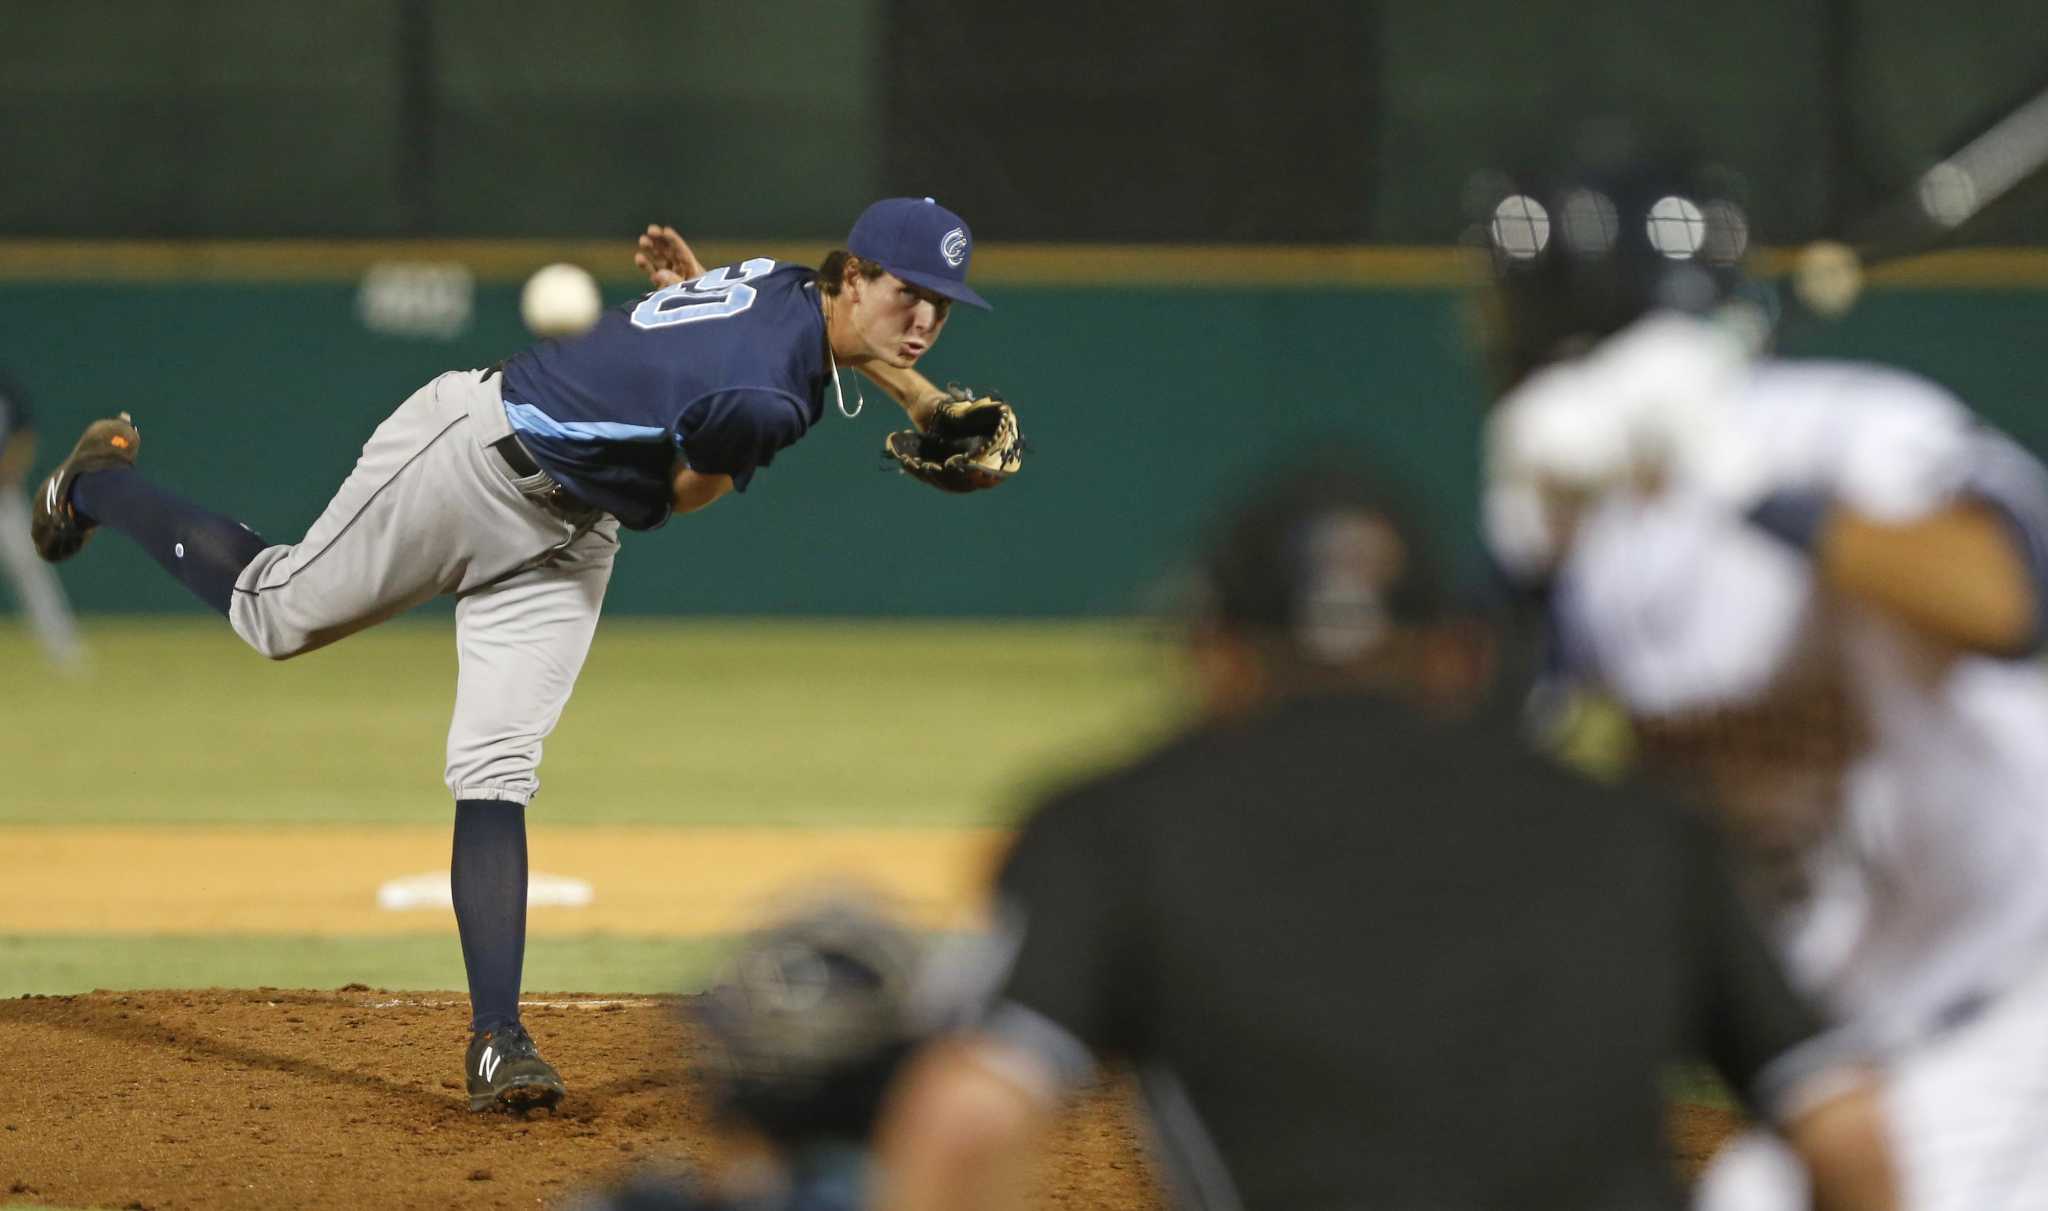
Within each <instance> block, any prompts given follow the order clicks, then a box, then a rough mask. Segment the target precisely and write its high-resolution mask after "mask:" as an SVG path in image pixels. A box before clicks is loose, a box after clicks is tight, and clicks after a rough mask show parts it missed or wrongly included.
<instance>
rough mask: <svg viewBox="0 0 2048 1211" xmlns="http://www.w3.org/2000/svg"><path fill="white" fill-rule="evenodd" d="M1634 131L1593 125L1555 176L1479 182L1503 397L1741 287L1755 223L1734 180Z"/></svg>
mask: <svg viewBox="0 0 2048 1211" xmlns="http://www.w3.org/2000/svg"><path fill="white" fill-rule="evenodd" d="M1676 147H1677V145H1676V144H1675V143H1666V144H1662V145H1653V144H1652V143H1651V142H1650V141H1649V140H1648V139H1647V138H1646V137H1645V136H1644V135H1643V134H1642V133H1641V132H1640V131H1639V130H1638V129H1637V128H1636V127H1635V126H1634V125H1633V124H1632V123H1629V122H1626V121H1623V120H1619V119H1610V120H1601V121H1594V122H1588V123H1584V124H1582V125H1580V126H1578V127H1577V128H1576V129H1575V133H1574V134H1573V135H1572V137H1571V138H1570V139H1569V140H1568V151H1567V153H1566V155H1565V156H1564V157H1563V159H1562V162H1561V163H1560V164H1558V165H1557V166H1554V167H1552V168H1549V169H1543V170H1535V171H1529V172H1523V173H1519V174H1508V175H1505V176H1498V177H1488V178H1483V179H1482V187H1481V189H1480V190H1479V197H1477V198H1475V199H1474V200H1475V201H1478V202H1479V203H1480V205H1481V206H1482V207H1483V212H1482V213H1481V214H1480V215H1479V216H1478V217H1479V220H1480V221H1479V223H1478V224H1477V225H1476V228H1475V232H1474V234H1475V237H1476V239H1477V240H1478V242H1480V243H1481V244H1483V245H1484V246H1485V248H1486V251H1487V254H1488V259H1489V261H1490V263H1491V266H1492V279H1493V287H1494V288H1493V290H1492V291H1491V292H1489V294H1488V296H1487V298H1486V300H1485V304H1484V305H1485V307H1486V309H1487V310H1486V314H1485V315H1484V317H1483V320H1482V324H1483V328H1484V334H1483V338H1482V339H1483V341H1484V343H1485V345H1486V346H1487V354H1488V356H1489V358H1490V359H1491V361H1492V362H1493V369H1494V372H1495V377H1496V383H1495V386H1496V387H1497V388H1499V389H1502V390H1505V389H1506V388H1507V387H1508V386H1511V385H1513V384H1514V383H1516V382H1518V381H1520V380H1521V378H1522V377H1523V376H1524V375H1526V374H1528V373H1529V372H1530V371H1531V370H1534V369H1535V368H1537V367H1538V366H1541V365H1543V364H1544V363H1546V362H1549V361H1552V360H1555V359H1557V358H1560V357H1568V356H1572V355H1573V354H1576V353H1579V352H1583V351H1584V350H1585V349H1586V348H1588V347H1590V346H1591V345H1592V344H1593V343H1595V342H1597V341H1598V340H1599V339H1600V338H1602V337H1605V336H1608V335H1610V334H1612V333H1614V332H1618V331H1620V330H1621V329H1622V328H1624V327H1626V326H1627V325H1628V324H1629V323H1630V322H1631V321H1633V320H1635V319H1636V318H1637V317H1639V316H1641V315H1643V314H1645V313H1647V312H1649V311H1652V310H1657V309H1673V310H1679V311H1688V312H1693V313H1695V314H1704V313H1707V312H1709V311H1711V310H1713V309H1715V308H1717V307H1719V306H1720V305H1721V304H1723V303H1725V302H1727V301H1728V300H1729V299H1730V298H1731V297H1733V296H1734V295H1735V293H1736V291H1737V290H1738V288H1739V287H1740V286H1741V285H1742V283H1743V274H1742V269H1741V262H1742V258H1743V255H1744V254H1745V252H1746V251H1747V250H1748V246H1749V221H1748V218H1747V216H1746V215H1745V214H1744V212H1743V209H1742V207H1741V206H1740V205H1739V204H1738V203H1737V202H1736V201H1735V199H1734V197H1733V196H1732V195H1733V193H1734V192H1735V191H1734V188H1733V185H1734V182H1733V180H1732V178H1731V177H1730V176H1729V175H1728V174H1726V173H1721V172H1716V171H1715V170H1713V169H1711V168H1707V167H1704V166H1702V165H1700V164H1699V163H1698V162H1697V161H1695V160H1694V159H1692V158H1691V157H1689V156H1687V155H1686V154H1684V153H1682V152H1679V151H1678V150H1676Z"/></svg>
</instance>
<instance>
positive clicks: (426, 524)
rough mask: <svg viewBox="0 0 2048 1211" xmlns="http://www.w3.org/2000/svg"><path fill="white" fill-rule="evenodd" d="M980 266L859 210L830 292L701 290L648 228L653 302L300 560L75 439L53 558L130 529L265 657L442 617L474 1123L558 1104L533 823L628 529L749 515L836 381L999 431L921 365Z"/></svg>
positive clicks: (54, 529)
mask: <svg viewBox="0 0 2048 1211" xmlns="http://www.w3.org/2000/svg"><path fill="white" fill-rule="evenodd" d="M972 251H973V243H972V238H971V236H970V234H969V232H968V229H967V224H966V222H965V221H964V220H962V219H961V218H960V216H958V215H956V214H954V213H953V212H951V211H949V210H947V209H945V208H944V207H942V206H939V205H938V204H937V203H935V202H933V201H932V200H931V199H930V198H887V199H884V200H882V201H880V202H877V203H875V204H874V205H872V206H870V207H868V208H867V210H865V211H864V212H862V214H861V215H860V217H859V218H858V219H857V220H856V221H855V223H854V225H853V228H852V230H851V231H850V232H849V233H848V235H847V247H846V248H843V249H838V250H835V251H834V252H832V253H831V254H830V255H828V256H827V257H826V258H825V261H824V264H823V265H822V266H821V267H820V268H818V269H810V268H807V267H805V266H801V265H790V264H783V263H781V262H778V261H774V260H771V259H769V258H766V257H757V258H754V259H751V260H747V261H744V262H742V263H740V264H738V265H729V266H726V267H723V268H719V269H712V270H708V271H707V270H705V269H704V267H703V266H702V265H699V264H697V263H696V258H695V257H694V256H693V255H692V254H691V252H690V248H689V246H688V244H686V243H684V242H683V240H682V239H681V237H679V236H677V235H676V233H675V232H674V230H673V229H670V228H665V227H656V228H651V229H650V230H649V232H648V234H647V235H646V236H643V237H642V239H641V249H640V253H639V254H638V258H637V259H638V260H639V262H640V264H641V265H642V267H643V268H645V269H647V270H648V272H649V274H650V275H651V276H652V277H653V278H654V280H655V285H656V289H654V290H653V291H651V292H650V293H648V294H647V295H645V296H644V297H642V298H640V299H637V300H635V301H633V302H630V303H627V304H625V305H623V306H620V307H615V308H612V309H610V310H608V311H606V312H604V313H603V314H602V316H601V317H600V318H599V319H598V321H597V323H596V325H595V326H594V327H592V328H591V329H589V330H588V331H587V332H584V333H582V334H581V335H578V336H574V337H570V338H566V339H560V340H543V341H541V342H540V343H538V344H536V345H533V346H532V347H530V348H527V349H525V350H523V351H521V352H519V353H516V354H514V355H513V356H511V357H509V358H507V359H505V360H504V361H503V362H502V363H500V364H498V365H496V366H492V367H490V368H488V369H483V370H458V371H451V372H449V373H447V374H443V375H441V376H440V377H438V378H436V379H434V380H433V381H432V382H430V383H428V384H427V385H426V386H424V387H422V388H421V389H420V390H419V391H417V392H415V393H414V394H413V395H412V397H411V398H409V399H408V400H406V401H405V402H404V403H403V404H401V405H400V406H399V408H398V410H397V411H396V412H394V413H393V414H392V415H391V416H390V417H389V418H388V419H386V420H385V421H384V423H383V424H382V425H380V426H379V427H378V429H377V431H376V432H375V433H374V434H373V435H372V436H371V438H370V440H369V443H368V444H367V445H366V446H365V447H364V448H363V453H362V457H361V458H360V459H359V460H358V462H357V464H356V467H355V470H354V471H353V472H352V473H351V474H350V475H349V477H348V479H347V480H346V481H345V482H344V483H343V484H342V486H341V489H340V491H339V492H338V493H337V494H336V495H335V497H334V498H333V500H332V501H330V502H329V504H328V506H327V508H326V510H325V511H324V512H323V513H322V514H321V516H320V518H319V519H318V520H317V521H316V522H315V523H314V524H313V527H312V529H311V530H310V531H308V533H307V534H306V536H305V537H304V538H303V539H301V540H300V541H299V542H297V543H272V542H269V541H268V540H266V539H264V538H263V537H261V536H260V535H258V534H257V533H255V532H254V531H253V530H251V529H249V528H248V527H247V526H244V525H242V524H240V523H238V522H236V521H234V520H233V519H230V518H227V517H222V516H220V515H218V514H214V513H211V512H208V511H206V510H204V509H202V508H199V507H197V506H195V505H193V504H192V503H190V502H189V501H187V500H185V499H183V498H182V497H180V496H178V495H176V494H174V493H172V492H169V491H166V490H164V489H163V488H161V487H159V486H158V485H156V484H154V483H152V482H150V481H149V480H146V479H144V478H143V477H142V476H141V475H140V474H139V473H138V472H137V471H136V469H135V467H134V462H135V456H136V452H137V450H138V448H139V443H140V434H139V433H138V431H137V430H136V428H135V426H134V425H133V424H132V423H130V422H129V420H128V419H127V418H126V417H125V416H123V417H122V418H121V419H119V420H104V421H99V422H96V423H95V424H94V425H93V426H91V427H90V428H88V429H87V430H86V433H85V435H84V436H83V437H82V438H80V440H79V443H78V445H77V447H76V448H75V449H74V450H73V451H72V453H71V455H70V457H69V458H67V459H66V460H65V461H64V463H63V464H61V465H60V466H59V467H58V468H57V470H56V471H55V472H53V473H52V474H51V476H50V477H49V478H48V479H46V480H45V481H44V482H43V484H42V485H41V487H40V488H39V489H38V492H37V495H36V501H35V506H34V513H33V518H32V521H31V531H32V534H33V537H34V541H35V544H36V548H37V550H38V551H39V552H40V553H41V554H42V556H43V557H44V558H45V559H48V560H51V561H53V562H54V561H57V560H61V559H67V558H70V557H71V556H72V555H74V554H76V553H77V552H78V551H79V549H80V548H81V547H82V546H83V545H84V544H85V542H86V540H87V539H88V538H90V537H91V535H92V533H93V532H94V530H95V528H96V527H98V526H102V525H104V526H109V527H111V528H113V529H116V530H120V531H122V532H123V533H125V534H127V535H128V536H129V537H131V538H133V539H134V540H135V541H136V542H138V543H140V544H141V546H142V548H143V549H144V550H145V551H146V552H147V553H148V554H149V555H150V556H151V558H153V559H155V560H156V561H157V562H158V563H159V564H160V565H161V566H162V567H163V568H164V569H165V570H166V571H168V572H169V573H170V574H171V575H173V576H175V577H176V578H177V579H178V580H179V581H180V582H182V583H183V584H184V585H185V586H186V587H187V588H189V589H190V590H191V591H192V592H193V593H194V594H195V595H197V596H198V597H199V598H200V600H202V601H204V602H205V603H206V604H207V605H208V606H210V607H212V608H213V609H215V610H217V611H219V612H220V613H221V614H223V615H225V616H226V617H227V619H228V622H229V625H230V626H232V627H233V629H234V631H235V634H236V635H237V636H239V637H240V638H242V639H243V640H244V641H245V642H247V643H248V644H249V646H250V647H252V648H254V649H255V650H256V651H258V652H260V653H262V654H263V655H265V656H268V657H270V658H272V659H276V660H283V659H286V658H289V657H293V656H298V655H300V654H302V653H305V652H310V651H313V650H315V649H318V648H321V647H324V646H326V645H327V644H329V643H333V642H334V641H336V640H338V639H342V638H345V637H346V636H348V635H351V634H354V633H355V632H357V631H360V630H362V629H364V628H365V627H370V626H374V625H376V624H377V623H379V622H382V621H384V620H386V619H388V618H391V617H393V616H395V615H397V614H399V613H402V612H403V611H405V610H407V609H410V608H411V607H413V606H415V605H418V604H419V603H421V602H423V601H426V600H428V599H429V598H432V597H435V596H439V595H443V594H447V595H451V596H453V597H454V598H455V599H456V606H455V631H456V647H457V651H458V654H459V656H460V666H459V674H458V680H457V685H456V695H455V717H454V720H453V722H452V724H451V725H450V728H449V734H448V762H447V770H446V778H445V780H446V784H447V787H448V789H449V791H450V793H451V794H452V795H453V797H454V799H455V801H456V802H455V842H454V852H453V856H452V859H451V863H450V886H451V891H452V893H453V897H454V906H455V918H456V924H457V928H458V930H459V932H460V934H461V938H462V953H463V962H464V966H465V968H466V971H467V974H468V977H469V990H470V1003H471V1011H472V1014H471V1021H470V1030H471V1035H472V1037H471V1041H470V1045H469V1050H468V1054H467V1057H466V1060H465V1067H466V1069H467V1079H468V1097H469V1105H470V1108H471V1109H474V1110H490V1109H525V1108H529V1107H533V1106H547V1107H552V1106H554V1105H555V1104H556V1103H557V1102H558V1101H559V1100H560V1099H561V1097H562V1095H563V1089H564V1086H563V1083H562V1080H561V1077H560V1075H559V1074H558V1073H557V1072H556V1071H555V1069H554V1068H553V1067H552V1066H551V1065H549V1064H548V1063H547V1061H546V1060H544V1059H542V1058H541V1056H540V1054H539V1052H538V1050H537V1049H536V1046H535V1043H534V1040H533V1039H532V1038H531V1036H529V1035H528V1034H527V1032H526V1030H525V1028H524V1027H523V1026H521V1025H520V1020H519V989H520V973H521V968H522V964H523V962H524V955H525V945H526V895H527V850H526V816H525V809H526V806H527V804H528V803H529V802H530V801H531V800H532V798H533V796H534V795H535V794H536V793H537V792H538V790H539V787H540V779H539V776H538V769H539V764H540V756H541V745H542V742H543V741H544V740H545V739H546V738H547V736H548V735H549V734H550V733H551V732H552V731H553V730H554V727H555V724H556V722H557V721H558V720H559V719H560V717H561V713H562V710H563V708H564V707H565V706H566V705H567V703H568V700H569V696H570V693H571V692H572V691H573V689H574V688H575V685H576V679H577V675H578V673H579V672H580V671H581V670H582V667H583V661H584V657H585V656H586V655H587V654H588V652H589V649H590V642H591V637H592V635H593V634H594V632H595V630H596V627H597V619H598V612H599V608H600V607H601V605H602V604H603V601H604V594H605V587H606V585H607V584H608V583H609V581H610V579H611V572H612V562H613V558H614V556H615V555H616V554H617V552H618V549H619V532H620V530H621V529H627V530H652V529H655V528H656V527H659V526H661V525H663V524H665V523H666V522H667V521H668V520H669V519H670V518H671V517H673V516H675V515H678V514H685V513H692V512H695V511H696V510H698V509H702V508H704V507H705V506H707V505H710V504H711V503H713V502H714V501H717V500H719V499H720V498H722V497H724V496H726V495H727V494H729V493H733V492H744V491H746V490H747V488H748V486H749V485H750V484H751V483H753V482H754V480H755V479H756V477H757V476H758V474H759V473H760V472H761V471H762V470H763V469H764V468H766V467H768V466H769V464H771V463H772V462H773V461H774V460H775V457H776V456H777V454H779V453H780V452H781V451H782V450H783V449H785V448H787V447H788V446H790V445H791V444H792V443H794V442H796V441H797V440H799V439H800V438H802V437H803V436H804V435H805V434H806V433H808V432H809V431H810V430H811V429H812V428H813V427H814V426H816V425H819V424H821V423H823V422H824V420H825V418H826V410H827V401H828V397H829V398H830V399H831V400H833V401H835V402H836V403H837V404H838V406H839V410H840V411H841V412H843V413H845V414H846V415H847V416H852V415H854V414H856V413H857V412H858V411H859V409H858V408H857V407H856V408H847V407H846V399H845V393H844V389H843V387H842V385H841V382H840V370H841V368H842V367H846V368H854V369H859V370H860V371H862V372H863V373H864V374H865V375H866V376H868V377H869V378H872V379H873V380H874V381H875V382H876V383H878V384H880V385H881V386H882V388H883V389H884V390H885V391H887V392H888V393H889V395H890V396H891V397H892V398H893V399H894V400H895V401H896V403H897V404H899V405H900V406H901V407H902V408H903V410H904V411H905V413H906V414H907V415H908V416H909V418H910V422H911V424H912V425H913V426H915V427H917V428H918V429H920V430H922V429H925V428H928V427H930V426H932V425H933V424H934V423H935V419H936V418H944V420H943V421H942V422H940V423H942V424H944V425H951V424H953V423H954V422H955V421H961V423H970V422H977V421H979V420H980V418H983V417H985V416H987V415H988V414H989V413H988V410H987V409H986V408H985V407H982V406H976V405H973V404H962V403H960V402H959V401H956V400H954V399H953V398H952V397H951V396H950V395H949V394H948V393H947V392H945V391H942V390H940V389H939V388H938V387H937V386H935V385H933V384H932V383H931V382H930V381H929V380H927V379H926V378H925V377H924V376H923V375H921V374H919V373H918V372H917V371H916V369H915V368H914V367H915V366H916V364H917V362H918V359H919V358H921V357H922V356H923V355H924V354H925V353H926V352H927V351H928V350H929V349H930V348H931V347H932V345H933V344H934V343H935V342H936V341H937V340H938V338H939V335H940V333H941V332H942V331H943V330H944V328H945V326H946V322H947V319H948V316H949V314H950V311H951V308H952V305H953V304H954V303H955V302H964V303H966V304H968V305H970V306H975V307H983V308H986V307H987V306H988V304H987V303H986V302H985V301H984V300H983V299H982V297H981V296H980V295H979V294H977V293H976V292H975V291H974V290H973V288H971V287H970V286H968V284H967V273H968V266H969V263H970V261H971V258H972ZM857 391H858V388H856V392H857ZM999 408H1000V410H1001V414H1002V415H1003V416H1004V417H1005V418H1007V429H1008V431H1010V432H1012V433H1014V428H1015V421H1014V417H1011V416H1009V413H1008V407H1007V405H1000V406H999ZM999 428H1001V427H999ZM1009 469H1011V470H1014V465H1012V466H1011V467H1010V468H1009ZM994 482H999V481H998V480H993V479H992V480H989V481H988V482H984V483H980V484H977V485H974V486H982V487H986V486H992V484H993V483H994ZM717 572H718V570H717V569H706V570H705V574H706V575H714V574H717Z"/></svg>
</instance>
